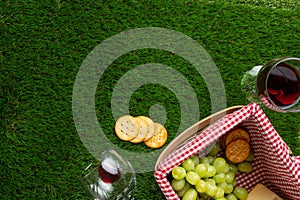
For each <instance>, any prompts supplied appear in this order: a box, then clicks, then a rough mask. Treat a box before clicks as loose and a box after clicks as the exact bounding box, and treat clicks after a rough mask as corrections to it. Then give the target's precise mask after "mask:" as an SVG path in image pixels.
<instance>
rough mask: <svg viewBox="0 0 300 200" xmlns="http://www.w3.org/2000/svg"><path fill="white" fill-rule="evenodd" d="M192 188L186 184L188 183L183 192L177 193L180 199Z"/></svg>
mask: <svg viewBox="0 0 300 200" xmlns="http://www.w3.org/2000/svg"><path fill="white" fill-rule="evenodd" d="M190 187H191V185H190V184H189V183H188V182H186V183H185V186H184V187H183V188H182V190H180V191H177V195H178V196H179V197H183V195H184V194H185V193H186V191H187V190H188V189H190Z"/></svg>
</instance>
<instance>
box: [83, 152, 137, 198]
mask: <svg viewBox="0 0 300 200" xmlns="http://www.w3.org/2000/svg"><path fill="white" fill-rule="evenodd" d="M82 183H83V185H84V186H85V187H86V189H87V190H88V192H89V193H90V195H91V196H92V197H93V198H94V199H95V200H108V199H110V200H111V199H116V200H134V198H133V197H132V193H133V191H134V188H135V186H136V176H135V171H134V169H133V168H132V166H131V164H130V163H129V162H128V161H127V160H126V159H124V158H123V157H122V156H121V155H120V154H119V153H118V152H117V151H115V150H107V151H104V152H103V153H102V154H101V159H100V161H99V162H96V163H91V164H89V165H88V166H87V168H86V169H85V171H84V174H83V177H82Z"/></svg>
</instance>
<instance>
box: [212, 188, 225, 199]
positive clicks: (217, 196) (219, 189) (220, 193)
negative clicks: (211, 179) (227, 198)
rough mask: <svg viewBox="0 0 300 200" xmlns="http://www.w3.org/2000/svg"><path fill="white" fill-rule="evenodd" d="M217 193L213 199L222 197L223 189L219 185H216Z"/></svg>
mask: <svg viewBox="0 0 300 200" xmlns="http://www.w3.org/2000/svg"><path fill="white" fill-rule="evenodd" d="M217 188H218V190H217V194H216V195H215V196H214V198H215V199H220V198H224V189H223V188H221V187H217Z"/></svg>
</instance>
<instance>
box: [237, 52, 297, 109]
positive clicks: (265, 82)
mask: <svg viewBox="0 0 300 200" xmlns="http://www.w3.org/2000/svg"><path fill="white" fill-rule="evenodd" d="M242 89H243V90H244V91H245V92H246V94H247V95H248V99H249V100H250V101H254V102H256V103H262V104H263V105H265V106H266V107H267V108H269V109H272V110H275V111H278V112H299V111H300V102H299V100H300V59H299V58H293V57H285V58H276V59H273V60H271V61H269V62H268V63H266V64H265V65H260V66H256V67H255V68H253V69H251V70H250V71H248V72H246V73H245V75H244V77H243V79H242Z"/></svg>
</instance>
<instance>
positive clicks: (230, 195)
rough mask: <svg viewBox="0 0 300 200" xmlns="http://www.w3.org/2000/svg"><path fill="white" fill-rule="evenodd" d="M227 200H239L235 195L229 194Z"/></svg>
mask: <svg viewBox="0 0 300 200" xmlns="http://www.w3.org/2000/svg"><path fill="white" fill-rule="evenodd" d="M226 200H238V199H237V198H236V196H235V195H234V194H228V195H227V196H226Z"/></svg>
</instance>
